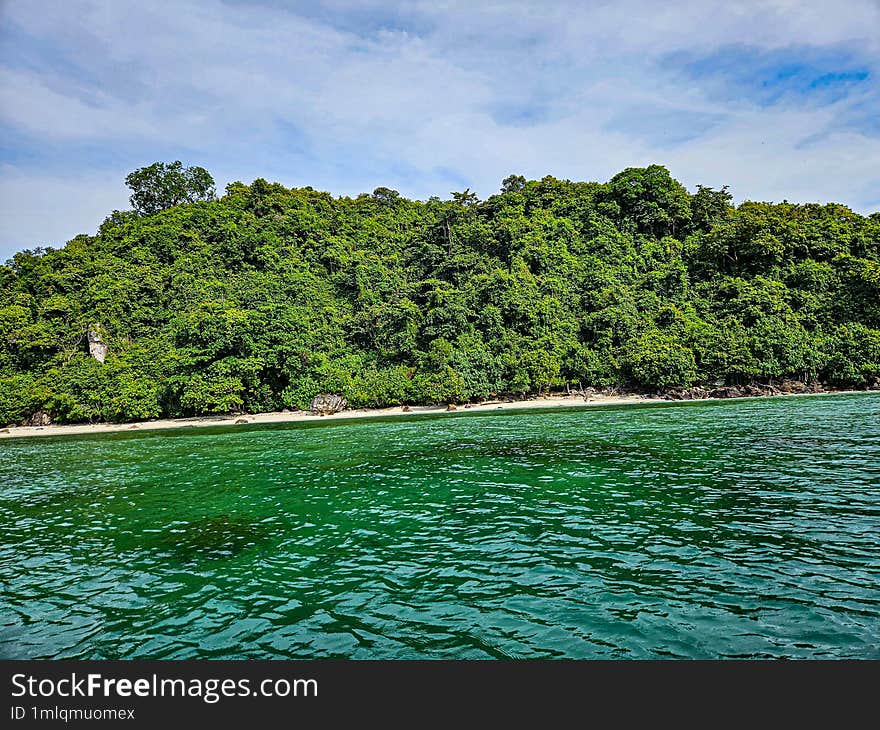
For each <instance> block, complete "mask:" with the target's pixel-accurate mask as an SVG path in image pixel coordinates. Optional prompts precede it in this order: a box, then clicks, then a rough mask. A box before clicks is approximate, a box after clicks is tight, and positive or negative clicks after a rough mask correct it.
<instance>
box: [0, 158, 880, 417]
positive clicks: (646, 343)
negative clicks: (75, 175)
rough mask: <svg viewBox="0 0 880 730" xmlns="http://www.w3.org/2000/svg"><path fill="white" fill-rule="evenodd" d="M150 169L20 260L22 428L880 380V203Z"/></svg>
mask: <svg viewBox="0 0 880 730" xmlns="http://www.w3.org/2000/svg"><path fill="white" fill-rule="evenodd" d="M127 183H128V185H129V187H130V188H131V189H132V197H131V204H132V207H133V209H132V210H130V211H122V212H120V211H114V212H113V213H112V214H111V215H110V216H108V217H107V219H106V220H105V221H104V222H103V224H102V225H101V226H100V228H99V230H98V231H97V233H96V235H94V236H89V235H80V236H76V237H75V238H73V239H72V240H71V241H69V242H68V243H67V244H66V245H65V246H63V247H62V248H59V249H39V248H38V249H35V250H30V251H23V252H22V253H18V254H16V255H15V256H14V257H13V258H12V260H10V261H9V262H7V263H6V264H5V265H4V266H2V267H0V332H2V338H0V423H2V424H7V425H11V424H20V423H48V422H50V421H54V422H59V423H76V422H98V421H130V420H143V419H153V418H159V417H164V418H169V417H178V416H195V415H207V414H228V413H244V412H250V413H259V412H265V411H273V410H281V409H285V408H288V409H303V408H307V407H308V405H309V403H310V401H311V399H312V398H313V397H314V396H315V395H317V394H319V393H334V394H339V395H341V396H342V397H344V398H346V399H347V401H348V403H349V405H351V406H354V407H381V406H392V405H402V404H431V403H462V402H469V401H480V400H484V399H487V398H491V397H496V396H498V395H513V396H517V397H523V396H526V395H529V394H536V393H546V392H548V391H552V390H565V389H581V390H582V389H584V388H587V387H594V388H620V389H628V390H632V391H634V392H645V393H658V392H660V393H662V392H668V391H670V390H674V389H681V388H689V387H693V386H706V387H712V388H718V387H723V386H744V385H750V384H752V385H753V384H772V383H774V382H778V381H780V380H783V379H789V380H793V381H798V382H801V383H822V384H825V385H827V386H830V387H836V388H855V389H860V388H870V387H876V386H877V385H878V384H880V213H874V214H872V215H869V216H862V215H859V214H856V213H855V212H853V211H852V210H850V209H849V208H847V207H846V206H844V205H839V204H828V205H819V204H806V205H796V204H792V203H787V202H783V203H779V204H770V203H760V202H745V203H742V204H741V205H739V206H734V205H732V197H731V195H730V194H729V192H728V191H727V188H720V189H713V188H710V187H704V186H699V187H698V188H697V190H696V192H694V193H693V194H691V193H689V192H688V191H687V189H686V188H685V187H684V186H683V185H682V184H680V183H679V182H677V181H676V180H674V179H673V178H672V177H671V176H670V174H669V172H668V170H667V169H666V168H664V167H661V166H659V165H652V166H650V167H647V168H629V169H627V170H624V171H623V172H621V173H619V174H618V175H615V176H614V177H613V178H612V179H611V180H610V181H609V182H607V183H597V182H571V181H568V180H559V179H556V178H554V177H549V176H548V177H544V178H543V179H541V180H526V179H525V178H523V177H521V176H518V175H511V176H510V177H508V178H506V179H505V180H504V181H503V183H502V186H501V190H500V192H499V193H498V194H496V195H493V196H491V197H490V198H488V199H487V200H479V199H478V197H477V196H476V195H474V194H473V193H471V192H470V191H469V190H465V191H463V192H456V193H452V194H451V197H450V199H440V198H430V199H428V200H427V201H415V200H408V199H406V198H404V197H402V196H401V195H400V194H398V193H397V192H396V191H394V190H391V189H388V188H377V189H376V190H374V191H373V193H371V194H366V193H365V194H362V195H359V196H357V197H354V198H351V197H334V196H333V195H331V194H330V193H327V192H321V191H317V190H313V189H312V188H311V187H304V188H293V189H290V188H286V187H284V186H282V185H280V184H277V183H269V182H267V181H265V180H263V179H257V180H255V181H254V182H253V183H251V184H250V185H245V184H243V183H240V182H236V183H232V184H230V185H228V186H227V187H226V191H225V194H224V195H223V196H222V197H219V198H218V197H217V196H216V195H215V191H214V181H213V179H212V178H211V175H210V174H209V173H208V172H207V171H205V170H204V169H202V168H198V167H190V168H185V167H183V166H182V165H181V164H180V163H179V162H175V163H171V164H164V163H156V164H154V165H151V166H149V167H146V168H142V169H140V170H138V171H136V172H134V173H132V174H131V175H129V177H128V178H127ZM47 214H51V213H50V212H47ZM35 419H37V420H35Z"/></svg>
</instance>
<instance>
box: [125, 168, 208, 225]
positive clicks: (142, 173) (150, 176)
mask: <svg viewBox="0 0 880 730" xmlns="http://www.w3.org/2000/svg"><path fill="white" fill-rule="evenodd" d="M125 184H126V185H127V186H128V187H129V188H130V189H131V191H132V193H131V197H130V198H129V202H130V203H131V207H132V208H134V210H135V212H136V213H138V214H139V215H153V214H154V213H158V212H159V211H162V210H166V209H167V208H173V207H174V206H175V205H180V204H181V203H195V202H197V201H199V200H206V201H207V200H213V199H214V194H215V191H214V178H213V177H211V174H210V173H209V172H208V171H207V170H206V169H205V168H203V167H184V166H183V163H181V161H180V160H175V161H174V162H171V163H165V162H154V163H153V164H152V165H149V166H147V167H141V168H140V169H138V170H135V171H134V172H132V173H130V174H129V175H128V177H126V178H125Z"/></svg>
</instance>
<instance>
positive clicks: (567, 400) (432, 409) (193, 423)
mask: <svg viewBox="0 0 880 730" xmlns="http://www.w3.org/2000/svg"><path fill="white" fill-rule="evenodd" d="M866 392H871V391H825V392H823V393H802V394H795V395H839V394H843V393H866ZM763 397H765V398H783V397H788V396H787V395H773V396H763ZM700 400H703V401H728V400H745V399H742V398H706V399H700ZM693 402H697V401H694V400H676V401H670V400H668V399H665V398H652V397H648V396H641V395H633V394H631V393H630V394H624V395H604V394H601V393H596V394H593V395H590V396H589V397H588V399H585V398H584V397H583V396H580V395H565V394H561V395H550V396H545V397H541V398H532V399H530V400H514V401H507V400H505V401H487V402H485V403H471V404H466V405H459V406H456V407H455V411H454V412H456V413H486V412H490V411H504V410H508V411H510V410H517V411H518V410H524V409H532V408H560V407H589V406H617V405H633V404H637V403H643V404H649V403H693ZM444 413H450V411H449V410H447V406H445V405H444V406H410V407H409V410H408V411H404V410H403V406H394V407H391V408H358V409H352V410H346V411H342V412H341V413H334V414H331V415H326V416H320V415H317V414H314V413H311V412H309V411H274V412H271V413H256V414H242V415H224V416H198V417H193V418H166V419H157V420H154V421H138V422H135V423H74V424H52V425H49V426H10V427H8V428H3V429H0V439H9V438H26V437H33V436H81V435H84V434H102V433H116V432H120V431H135V430H141V431H155V430H163V429H180V428H211V427H217V426H238V427H240V428H246V427H247V426H250V425H260V424H266V423H297V422H313V423H318V422H329V421H344V420H350V419H355V418H389V417H395V416H421V415H425V416H427V415H439V414H444Z"/></svg>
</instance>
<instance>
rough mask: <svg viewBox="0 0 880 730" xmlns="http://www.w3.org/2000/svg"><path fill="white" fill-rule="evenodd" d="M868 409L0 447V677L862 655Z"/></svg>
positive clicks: (590, 414)
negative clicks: (52, 666) (188, 665)
mask: <svg viewBox="0 0 880 730" xmlns="http://www.w3.org/2000/svg"><path fill="white" fill-rule="evenodd" d="M878 425H880V394H856V395H841V396H829V397H813V398H793V397H792V398H777V399H769V400H768V399H764V400H753V401H740V402H728V403H718V404H708V403H701V404H687V405H670V406H659V407H656V406H655V407H621V408H607V409H599V408H589V409H577V410H559V411H555V412H527V413H509V412H505V413H503V414H502V413H498V414H491V415H485V416H484V415H473V414H462V413H459V414H450V415H448V416H440V417H431V418H427V417H421V418H419V417H412V418H406V419H393V420H392V419H388V420H384V421H382V420H369V421H367V420H364V421H354V422H348V423H337V424H326V423H321V424H320V425H317V424H316V425H311V424H309V425H300V424H296V425H287V426H282V427H277V426H275V427H263V428H250V429H246V430H241V429H239V430H230V429H225V430H222V429H212V430H210V431H208V430H204V431H203V430H199V431H195V430H177V431H166V432H152V433H150V432H140V433H137V434H134V433H121V434H117V435H112V436H101V437H82V438H70V437H68V438H63V439H62V438H54V439H29V440H25V439H21V440H14V441H5V442H0V529H2V533H0V576H2V578H0V588H2V594H0V657H3V658H27V657H51V658H61V657H80V658H136V657H138V658H169V659H170V658H257V657H262V658H307V657H321V658H329V657H350V658H491V657H498V658H500V657H529V658H531V657H543V658H554V657H570V658H605V657H607V658H619V657H633V658H653V657H693V658H714V657H865V658H868V657H873V658H880V548H878V538H880V433H878Z"/></svg>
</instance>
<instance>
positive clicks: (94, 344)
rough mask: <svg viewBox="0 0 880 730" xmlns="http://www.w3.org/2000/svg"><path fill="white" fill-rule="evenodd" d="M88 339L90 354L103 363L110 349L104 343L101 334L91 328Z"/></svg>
mask: <svg viewBox="0 0 880 730" xmlns="http://www.w3.org/2000/svg"><path fill="white" fill-rule="evenodd" d="M88 340H89V355H91V356H92V357H93V358H95V360H97V361H98V362H100V363H103V362H104V359H105V358H106V357H107V352H108V351H109V350H108V348H107V345H105V344H104V340H102V339H101V335H100V334H98V332H97V331H96V330H95V329H89V334H88Z"/></svg>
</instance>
